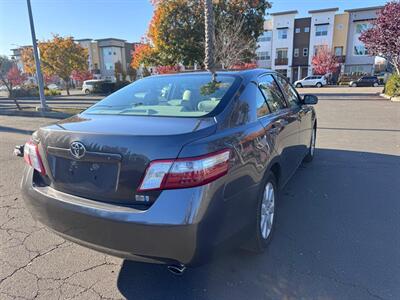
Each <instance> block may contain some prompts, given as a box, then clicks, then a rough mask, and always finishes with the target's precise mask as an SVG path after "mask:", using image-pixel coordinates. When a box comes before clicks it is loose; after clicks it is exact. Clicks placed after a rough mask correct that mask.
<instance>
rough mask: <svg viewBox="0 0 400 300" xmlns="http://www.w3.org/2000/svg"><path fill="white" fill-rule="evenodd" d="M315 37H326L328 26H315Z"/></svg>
mask: <svg viewBox="0 0 400 300" xmlns="http://www.w3.org/2000/svg"><path fill="white" fill-rule="evenodd" d="M315 35H316V36H326V35H328V25H325V24H324V25H316V26H315Z"/></svg>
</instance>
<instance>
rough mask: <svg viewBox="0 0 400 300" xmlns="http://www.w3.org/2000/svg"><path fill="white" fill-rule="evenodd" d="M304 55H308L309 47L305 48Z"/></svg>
mask: <svg viewBox="0 0 400 300" xmlns="http://www.w3.org/2000/svg"><path fill="white" fill-rule="evenodd" d="M303 56H308V48H303Z"/></svg>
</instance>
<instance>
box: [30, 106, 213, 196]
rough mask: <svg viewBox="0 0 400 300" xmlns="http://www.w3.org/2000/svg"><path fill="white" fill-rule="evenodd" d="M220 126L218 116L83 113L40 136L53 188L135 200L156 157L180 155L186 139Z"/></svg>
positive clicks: (209, 132) (198, 137)
mask: <svg viewBox="0 0 400 300" xmlns="http://www.w3.org/2000/svg"><path fill="white" fill-rule="evenodd" d="M215 125H216V123H215V120H214V118H171V117H142V116H112V115H85V114H83V115H78V116H75V117H72V118H69V119H66V120H63V121H61V122H58V123H56V124H53V125H50V126H47V127H44V128H41V129H40V130H39V131H38V134H37V136H38V137H39V140H40V148H41V151H42V154H43V157H44V164H45V167H46V169H47V174H48V175H47V176H48V178H46V180H47V181H48V182H49V184H50V185H51V186H52V187H53V188H55V189H57V190H59V191H62V192H66V193H69V194H73V195H77V196H81V197H85V198H89V199H94V200H100V201H105V202H115V203H120V204H123V203H125V204H134V203H135V201H136V197H135V196H136V190H137V187H138V186H139V184H140V181H141V179H142V177H143V175H144V172H145V169H146V167H147V166H148V164H149V162H150V161H152V160H156V159H171V158H172V159H173V158H176V157H177V156H178V154H179V152H180V151H181V149H182V147H183V146H184V145H185V144H187V143H190V142H192V141H194V140H197V139H200V138H203V137H206V136H208V135H211V134H212V133H213V132H214V131H215V128H216V126H215ZM80 145H82V146H83V147H84V148H85V149H84V150H82V149H79V147H80ZM75 146H76V147H78V149H77V150H76V149H75V150H74V149H72V148H73V147H75ZM80 151H81V152H80ZM83 152H84V153H83ZM74 154H78V155H77V156H76V155H75V157H74ZM80 154H82V156H81V157H79V156H80Z"/></svg>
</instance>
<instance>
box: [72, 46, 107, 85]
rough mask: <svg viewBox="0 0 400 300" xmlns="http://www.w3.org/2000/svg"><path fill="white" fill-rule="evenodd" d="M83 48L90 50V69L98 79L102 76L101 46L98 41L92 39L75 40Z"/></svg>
mask: <svg viewBox="0 0 400 300" xmlns="http://www.w3.org/2000/svg"><path fill="white" fill-rule="evenodd" d="M75 42H77V43H78V44H79V45H80V46H81V47H82V48H85V49H86V50H87V52H88V69H89V71H91V72H92V74H93V77H94V78H96V79H100V78H101V72H100V56H99V48H98V45H97V42H96V41H93V40H92V39H79V40H75Z"/></svg>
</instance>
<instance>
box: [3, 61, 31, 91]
mask: <svg viewBox="0 0 400 300" xmlns="http://www.w3.org/2000/svg"><path fill="white" fill-rule="evenodd" d="M7 79H8V82H9V83H10V86H11V88H12V87H15V86H17V85H21V84H23V83H25V81H26V79H27V77H26V75H25V74H24V73H22V72H21V70H20V69H18V67H17V66H16V65H14V66H12V68H11V69H10V70H9V71H8V73H7Z"/></svg>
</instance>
